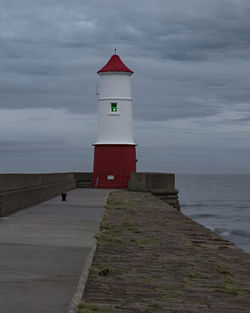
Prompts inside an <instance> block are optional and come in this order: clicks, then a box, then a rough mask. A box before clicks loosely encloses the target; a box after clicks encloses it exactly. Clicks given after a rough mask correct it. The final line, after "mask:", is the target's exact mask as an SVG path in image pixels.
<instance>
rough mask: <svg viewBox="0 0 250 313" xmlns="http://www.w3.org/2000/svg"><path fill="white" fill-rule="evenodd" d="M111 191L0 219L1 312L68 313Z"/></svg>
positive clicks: (80, 193)
mask: <svg viewBox="0 0 250 313" xmlns="http://www.w3.org/2000/svg"><path fill="white" fill-rule="evenodd" d="M108 193H109V191H107V190H100V189H98V190H94V189H76V190H73V191H71V192H68V197H67V201H66V202H62V201H61V197H56V198H54V199H52V200H49V201H46V202H43V203H41V204H38V205H35V206H33V207H31V208H28V209H25V210H22V211H19V212H17V213H15V214H12V215H10V216H8V217H6V218H1V219H0V312H1V313H13V312H18V313H67V312H68V309H69V305H70V303H71V300H72V296H73V295H74V293H75V291H76V288H77V285H78V282H79V277H80V276H81V273H82V269H83V268H84V264H85V266H87V264H86V262H88V261H89V256H90V254H91V253H93V250H94V247H95V239H94V236H95V235H96V233H97V232H98V229H99V223H100V222H101V220H102V217H103V212H104V205H105V203H106V198H107V196H108Z"/></svg>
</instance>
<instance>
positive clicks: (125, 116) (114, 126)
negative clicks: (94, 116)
mask: <svg viewBox="0 0 250 313" xmlns="http://www.w3.org/2000/svg"><path fill="white" fill-rule="evenodd" d="M99 75H100V79H101V81H100V88H99V98H98V131H97V142H96V143H95V144H96V145H97V144H128V145H134V144H135V143H134V138H133V126H132V98H131V84H130V79H131V77H130V76H131V73H126V72H105V73H99ZM111 103H116V105H117V111H116V112H112V111H111Z"/></svg>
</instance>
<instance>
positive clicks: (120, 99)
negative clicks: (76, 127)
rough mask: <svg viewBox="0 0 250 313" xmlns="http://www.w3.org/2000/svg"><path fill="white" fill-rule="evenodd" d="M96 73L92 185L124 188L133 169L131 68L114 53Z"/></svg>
mask: <svg viewBox="0 0 250 313" xmlns="http://www.w3.org/2000/svg"><path fill="white" fill-rule="evenodd" d="M97 73H98V75H99V76H100V84H99V85H98V88H97V95H98V131H97V140H96V143H95V144H94V149H95V150H94V170H93V180H92V185H93V187H96V188H127V187H128V180H129V179H130V174H131V172H136V149H135V148H136V144H135V142H134V137H133V126H132V97H131V76H132V74H133V72H132V71H131V70H130V69H129V68H128V67H127V66H126V65H125V64H124V63H123V62H122V60H121V58H120V57H119V55H117V54H116V53H115V54H114V55H112V57H111V58H110V60H109V61H108V63H107V64H106V65H105V66H104V67H103V68H101V69H100V70H99V71H98V72H97Z"/></svg>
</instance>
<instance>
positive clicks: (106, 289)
mask: <svg viewBox="0 0 250 313" xmlns="http://www.w3.org/2000/svg"><path fill="white" fill-rule="evenodd" d="M104 217H105V218H104V219H103V222H102V225H101V229H100V233H99V235H98V246H97V250H96V253H95V257H94V261H93V264H92V267H91V269H90V275H89V279H88V281H87V286H86V289H85V294H84V296H83V302H82V303H81V304H80V306H79V311H78V313H85V312H108V313H163V312H168V313H221V312H225V313H250V254H247V253H244V252H243V251H242V250H241V249H239V248H238V247H236V246H235V245H234V244H233V243H230V242H229V241H227V240H224V239H222V238H221V237H219V236H218V235H216V234H215V233H214V232H212V231H211V230H209V229H207V228H205V227H203V226H202V225H200V224H198V223H196V222H194V221H192V220H191V219H190V218H188V217H186V216H185V215H183V214H182V213H180V212H179V211H178V210H176V209H174V208H173V207H171V206H169V205H167V204H166V203H164V202H163V201H161V200H159V199H157V198H156V197H154V196H152V195H151V194H149V193H139V192H127V191H118V192H112V193H110V195H109V198H108V201H107V208H106V212H105V215H104Z"/></svg>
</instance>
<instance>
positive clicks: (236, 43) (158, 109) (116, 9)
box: [0, 0, 250, 168]
mask: <svg viewBox="0 0 250 313" xmlns="http://www.w3.org/2000/svg"><path fill="white" fill-rule="evenodd" d="M0 8H1V11H0V69H1V71H0V109H10V110H16V109H22V108H29V109H39V108H52V109H60V108H66V109H67V110H68V112H69V113H75V114H79V116H90V115H92V114H96V96H95V85H96V83H97V75H96V71H97V70H98V69H99V68H100V67H101V66H103V65H104V64H105V63H106V62H107V60H108V58H109V57H110V56H111V54H112V53H113V49H114V48H117V49H118V54H120V55H121V57H122V59H123V60H124V62H125V63H126V64H127V65H128V66H129V67H131V69H132V70H134V71H135V74H134V75H133V80H132V84H133V85H132V87H133V98H134V118H135V125H136V128H137V130H138V131H139V135H138V137H139V141H140V143H141V144H142V145H149V142H148V138H146V137H145V135H143V134H142V133H141V129H146V128H148V123H151V122H152V123H154V127H156V125H160V127H161V125H162V124H164V122H165V121H167V122H169V123H170V122H171V121H175V120H177V121H180V123H179V124H181V123H182V122H184V121H189V120H190V123H191V124H188V126H187V127H186V128H185V127H184V128H183V129H181V126H178V127H179V128H178V130H176V132H177V133H178V132H180V131H183V132H185V133H186V134H189V135H190V138H191V137H192V131H190V129H189V128H188V127H190V128H191V126H192V127H197V129H198V128H200V129H203V128H202V127H206V129H208V127H209V126H210V127H211V125H213V127H219V125H237V123H238V124H240V123H245V124H247V122H248V115H247V114H248V113H249V110H250V109H249V103H250V89H249V85H250V78H249V67H250V2H249V1H248V0H238V1H235V0H227V1H225V0H219V1H218V0H207V1H206V0H205V1H200V0H188V1H186V0H181V1H176V0H167V1H166V0H157V1H153V0H145V1H143V2H142V1H141V0H133V1H132V0H128V1H117V0H107V1H100V0H91V1H90V0H89V1H80V0H74V1H68V0H60V1H59V0H43V1H40V0H25V1H18V0H0ZM227 111H230V112H235V114H237V112H242V113H244V114H246V117H237V118H235V119H233V118H232V117H230V118H228V117H227V116H226V115H225V116H223V117H222V118H221V119H219V121H216V120H215V121H211V118H213V117H216V116H218V115H220V114H222V113H223V112H227ZM36 118H39V117H33V120H34V119H36ZM223 118H224V120H223ZM193 119H196V120H199V123H200V124H199V123H196V124H195V123H194V124H192V120H193ZM30 121H31V122H32V120H30ZM37 121H38V120H37ZM41 122H42V121H41ZM88 127H89V126H88ZM156 128H157V127H156ZM168 131H169V130H167V129H166V130H165V133H167V132H168ZM93 132H94V131H93V129H90V128H88V129H85V132H84V136H86V138H90V136H92V134H93ZM165 133H164V131H163V132H160V135H159V137H160V136H161V137H164V138H165ZM204 133H205V130H203V134H204ZM241 135H242V134H241V133H240V134H239V136H241ZM88 136H89V137H88ZM204 136H207V137H206V138H204V140H203V141H204V142H205V141H206V139H207V138H210V137H209V136H210V134H206V135H204ZM220 136H221V137H220V138H223V139H225V138H224V137H223V136H222V135H221V134H220ZM52 137H53V136H52ZM156 137H157V135H156ZM180 137H181V136H180ZM228 137H230V136H229V135H228ZM50 140H51V141H50ZM60 140H62V139H58V141H57V138H55V137H54V138H52V139H51V137H49V135H48V137H47V138H45V139H44V143H43V142H42V141H41V142H40V145H39V144H36V143H35V140H34V138H33V139H31V141H29V142H22V144H21V145H19V144H18V141H17V142H14V141H11V140H9V142H5V143H4V142H2V141H1V142H0V147H1V155H2V156H3V154H4V151H5V153H6V156H7V154H8V151H10V149H14V148H15V147H16V153H17V154H18V153H21V152H20V151H21V150H22V147H23V149H24V148H25V149H27V153H28V152H31V151H33V152H32V153H34V155H36V156H37V157H38V158H39V153H37V154H36V152H35V151H38V152H40V151H42V152H41V153H42V154H43V155H46V153H48V154H50V156H51V158H56V157H58V158H59V157H60V155H61V158H62V159H64V160H65V159H67V157H65V155H67V149H69V147H70V145H69V144H68V143H64V145H65V149H64V148H62V147H60V145H63V142H61V141H60ZM158 140H159V141H158V142H156V143H155V144H156V145H157V144H158V146H159V142H160V141H161V139H160V138H159V139H158ZM197 140H198V139H197ZM210 140H212V139H211V138H210ZM225 140H226V139H225ZM233 140H234V142H233V143H231V144H232V147H238V146H237V140H238V138H237V139H233ZM89 141H92V139H91V140H90V139H89ZM93 141H94V138H93ZM46 142H47V143H48V144H46ZM56 142H57V143H58V145H57V144H55V145H54V147H57V149H58V150H57V151H61V152H60V153H57V152H56V151H55V152H53V151H54V150H53V149H52V150H53V151H52V150H51V149H50V147H51V146H53V143H56ZM190 142H191V139H190V141H189V143H190ZM181 143H182V144H183V145H184V143H183V142H181V140H179V141H178V144H179V145H181ZM8 144H10V145H11V147H10V146H8ZM168 144H170V142H168ZM195 144H196V143H195V142H193V143H192V145H191V146H193V147H194V146H195ZM215 144H217V146H220V144H221V143H220V142H215ZM244 144H245V139H244V138H242V145H244ZM79 145H81V142H80V141H79ZM76 146H77V145H76ZM60 149H61V150H60ZM91 149H92V147H91V148H90V149H89V151H88V152H86V153H87V154H84V153H85V152H83V151H82V152H81V153H83V154H84V157H86V158H87V157H92V156H91V151H92V150H91ZM159 149H162V151H168V149H167V147H166V146H164V147H159ZM179 149H180V148H179V147H177V146H175V147H173V153H172V155H178V154H179V153H180V150H179ZM186 149H187V147H186ZM210 149H211V150H210V152H208V151H207V149H204V147H202V148H201V147H198V148H197V150H195V151H197V155H199V151H200V153H201V156H200V159H199V162H200V163H199V162H198V161H197V164H198V163H199V166H200V168H202V166H203V165H204V166H205V164H206V162H205V161H204V162H203V161H202V157H204V160H207V158H206V157H205V153H207V155H209V153H210V154H212V153H215V154H216V152H215V151H212V148H211V147H210ZM6 151H7V152H6ZM13 151H14V150H13ZM18 151H19V152H18ZM22 151H24V150H22ZM44 151H50V152H44ZM74 151H78V150H77V149H76V150H74ZM138 151H139V154H140V153H141V155H142V154H143V152H140V151H141V150H140V148H139V150H138ZM145 151H146V153H148V156H147V161H145V164H147V165H148V167H150V166H151V165H150V166H149V163H150V158H153V155H152V153H153V152H149V151H148V150H147V148H145ZM192 151H194V150H192V148H190V150H188V149H187V150H186V155H187V157H188V158H190V159H191V155H192ZM202 151H204V154H203V152H202ZM78 152H79V151H78ZM22 153H23V155H25V152H22ZM226 153H228V152H227V151H226V149H224V155H226ZM242 153H243V152H242ZM163 154H164V153H163ZM74 157H75V156H74ZM169 158H170V159H169V161H171V162H172V163H171V162H170V164H174V161H173V160H171V157H170V156H169ZM181 159H182V158H177V160H176V162H177V163H176V164H178V165H179V166H180V168H183V167H182V166H181V165H180V163H181ZM39 160H40V159H39ZM6 162H7V160H6ZM72 162H73V161H72ZM151 162H152V161H151ZM228 162H229V161H228ZM230 162H231V161H230ZM230 162H229V163H230ZM158 163H159V164H163V163H164V161H163V160H159V162H158ZM243 163H244V162H243ZM53 164H54V166H55V167H56V164H55V162H54V163H53ZM61 164H63V162H62V163H61ZM67 164H68V165H69V166H70V161H69V163H67ZM76 164H78V165H79V164H80V160H79V161H77V162H76ZM220 164H221V165H223V162H221V163H220ZM33 165H34V167H35V166H36V165H37V164H36V162H35V161H34V164H33ZM51 166H52V165H51ZM193 166H194V167H195V164H194V163H193ZM43 167H44V168H46V165H45V163H44V165H43ZM43 167H42V168H43ZM191 167H192V165H191ZM27 168H28V167H27Z"/></svg>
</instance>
